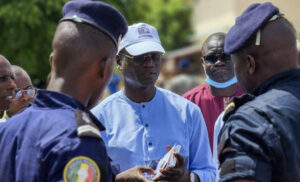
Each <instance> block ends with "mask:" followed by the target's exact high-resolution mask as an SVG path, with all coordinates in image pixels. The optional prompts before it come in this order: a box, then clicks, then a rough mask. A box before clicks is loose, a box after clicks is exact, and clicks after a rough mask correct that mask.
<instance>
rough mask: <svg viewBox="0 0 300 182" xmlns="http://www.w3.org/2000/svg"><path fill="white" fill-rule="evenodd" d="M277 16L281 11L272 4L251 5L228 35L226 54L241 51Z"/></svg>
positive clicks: (236, 21) (225, 47)
mask: <svg viewBox="0 0 300 182" xmlns="http://www.w3.org/2000/svg"><path fill="white" fill-rule="evenodd" d="M276 14H279V9H278V8H277V7H275V6H274V5H273V4H272V3H270V2H266V3H263V4H258V3H257V4H252V5H250V6H249V7H248V8H247V9H246V10H245V11H244V13H243V14H242V15H241V16H239V17H238V18H237V19H236V20H235V25H234V26H233V27H231V29H230V30H229V32H228V33H227V35H226V37H225V45H224V51H225V53H226V54H232V53H234V52H236V51H239V50H240V49H241V48H242V47H243V46H244V45H245V44H246V43H247V41H248V40H249V39H250V38H251V37H252V35H254V34H256V33H257V31H258V30H259V29H260V27H262V26H263V25H264V24H265V22H267V21H269V20H270V18H272V17H273V16H274V15H276Z"/></svg>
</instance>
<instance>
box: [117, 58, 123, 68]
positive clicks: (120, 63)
mask: <svg viewBox="0 0 300 182" xmlns="http://www.w3.org/2000/svg"><path fill="white" fill-rule="evenodd" d="M116 62H117V68H118V70H122V60H121V57H120V56H119V55H116Z"/></svg>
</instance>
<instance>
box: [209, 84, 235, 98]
mask: <svg viewBox="0 0 300 182" xmlns="http://www.w3.org/2000/svg"><path fill="white" fill-rule="evenodd" d="M237 89H238V87H237V83H235V84H232V85H230V86H229V87H226V88H216V87H213V86H211V85H209V90H210V92H211V94H212V95H213V96H216V97H231V96H233V95H234V94H235V93H236V92H237Z"/></svg>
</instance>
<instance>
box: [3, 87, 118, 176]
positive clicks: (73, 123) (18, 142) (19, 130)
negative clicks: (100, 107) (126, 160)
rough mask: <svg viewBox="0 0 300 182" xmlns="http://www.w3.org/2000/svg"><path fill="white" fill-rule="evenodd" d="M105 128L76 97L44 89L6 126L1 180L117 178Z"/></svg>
mask: <svg viewBox="0 0 300 182" xmlns="http://www.w3.org/2000/svg"><path fill="white" fill-rule="evenodd" d="M103 129H104V127H103V126H102V125H101V124H100V122H99V121H98V120H97V119H96V118H95V117H94V116H93V115H92V114H91V113H90V112H89V110H88V109H87V108H86V107H85V106H83V105H82V104H81V103H79V102H78V101H77V100H75V99H74V98H71V97H69V96H67V95H63V94H61V93H57V92H51V91H46V90H39V91H38V95H37V97H36V99H35V101H34V103H33V104H32V105H30V106H29V107H28V108H27V109H26V110H24V111H23V112H22V113H20V114H18V115H16V116H14V117H12V118H11V119H10V120H8V121H7V122H6V123H4V124H2V125H1V126H0V181H1V182H2V181H3V182H4V181H5V182H10V181H18V182H21V181H22V182H26V181H28V182H36V181H40V182H46V181H63V179H65V180H66V181H77V180H78V179H80V180H83V181H101V182H110V181H112V180H113V179H112V175H111V166H110V162H109V158H108V156H107V153H106V149H105V145H104V143H103V141H102V139H101V136H100V134H99V133H100V130H103Z"/></svg>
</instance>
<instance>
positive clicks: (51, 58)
mask: <svg viewBox="0 0 300 182" xmlns="http://www.w3.org/2000/svg"><path fill="white" fill-rule="evenodd" d="M52 62H53V52H51V54H50V56H49V63H50V66H52Z"/></svg>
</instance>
